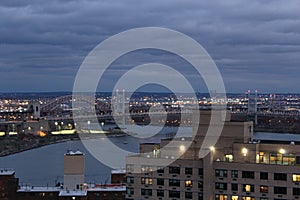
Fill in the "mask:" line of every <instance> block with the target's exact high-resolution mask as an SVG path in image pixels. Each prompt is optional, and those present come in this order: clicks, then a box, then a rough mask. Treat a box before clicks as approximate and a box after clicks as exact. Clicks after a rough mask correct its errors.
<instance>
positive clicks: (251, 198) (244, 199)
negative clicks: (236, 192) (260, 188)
mask: <svg viewBox="0 0 300 200" xmlns="http://www.w3.org/2000/svg"><path fill="white" fill-rule="evenodd" d="M242 200H255V198H254V197H242Z"/></svg>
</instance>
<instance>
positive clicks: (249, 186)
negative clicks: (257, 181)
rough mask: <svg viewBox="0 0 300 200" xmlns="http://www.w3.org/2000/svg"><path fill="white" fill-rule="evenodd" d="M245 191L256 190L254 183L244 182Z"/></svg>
mask: <svg viewBox="0 0 300 200" xmlns="http://www.w3.org/2000/svg"><path fill="white" fill-rule="evenodd" d="M243 192H254V185H251V184H243Z"/></svg>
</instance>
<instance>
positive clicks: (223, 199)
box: [216, 194, 228, 200]
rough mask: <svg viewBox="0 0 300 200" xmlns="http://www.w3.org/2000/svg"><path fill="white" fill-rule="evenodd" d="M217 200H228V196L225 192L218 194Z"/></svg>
mask: <svg viewBox="0 0 300 200" xmlns="http://www.w3.org/2000/svg"><path fill="white" fill-rule="evenodd" d="M216 200H228V197H227V195H225V194H216Z"/></svg>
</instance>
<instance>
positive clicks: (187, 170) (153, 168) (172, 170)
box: [126, 164, 203, 176]
mask: <svg viewBox="0 0 300 200" xmlns="http://www.w3.org/2000/svg"><path fill="white" fill-rule="evenodd" d="M168 168H169V170H168V171H169V174H181V168H180V167H177V166H170V167H168ZM126 170H127V172H133V171H134V166H133V165H132V164H127V165H126ZM196 170H197V171H198V175H201V176H202V175H203V168H192V167H185V168H184V174H185V175H193V174H194V173H195V171H196ZM153 171H156V172H157V173H159V174H162V173H165V168H163V167H159V166H150V165H142V166H141V172H142V173H147V172H153Z"/></svg>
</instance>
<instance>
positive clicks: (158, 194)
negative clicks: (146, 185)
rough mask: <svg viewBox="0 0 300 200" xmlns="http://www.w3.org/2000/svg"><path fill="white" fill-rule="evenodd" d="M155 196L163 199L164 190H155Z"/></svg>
mask: <svg viewBox="0 0 300 200" xmlns="http://www.w3.org/2000/svg"><path fill="white" fill-rule="evenodd" d="M156 196H158V197H164V196H165V191H164V190H157V191H156Z"/></svg>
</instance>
